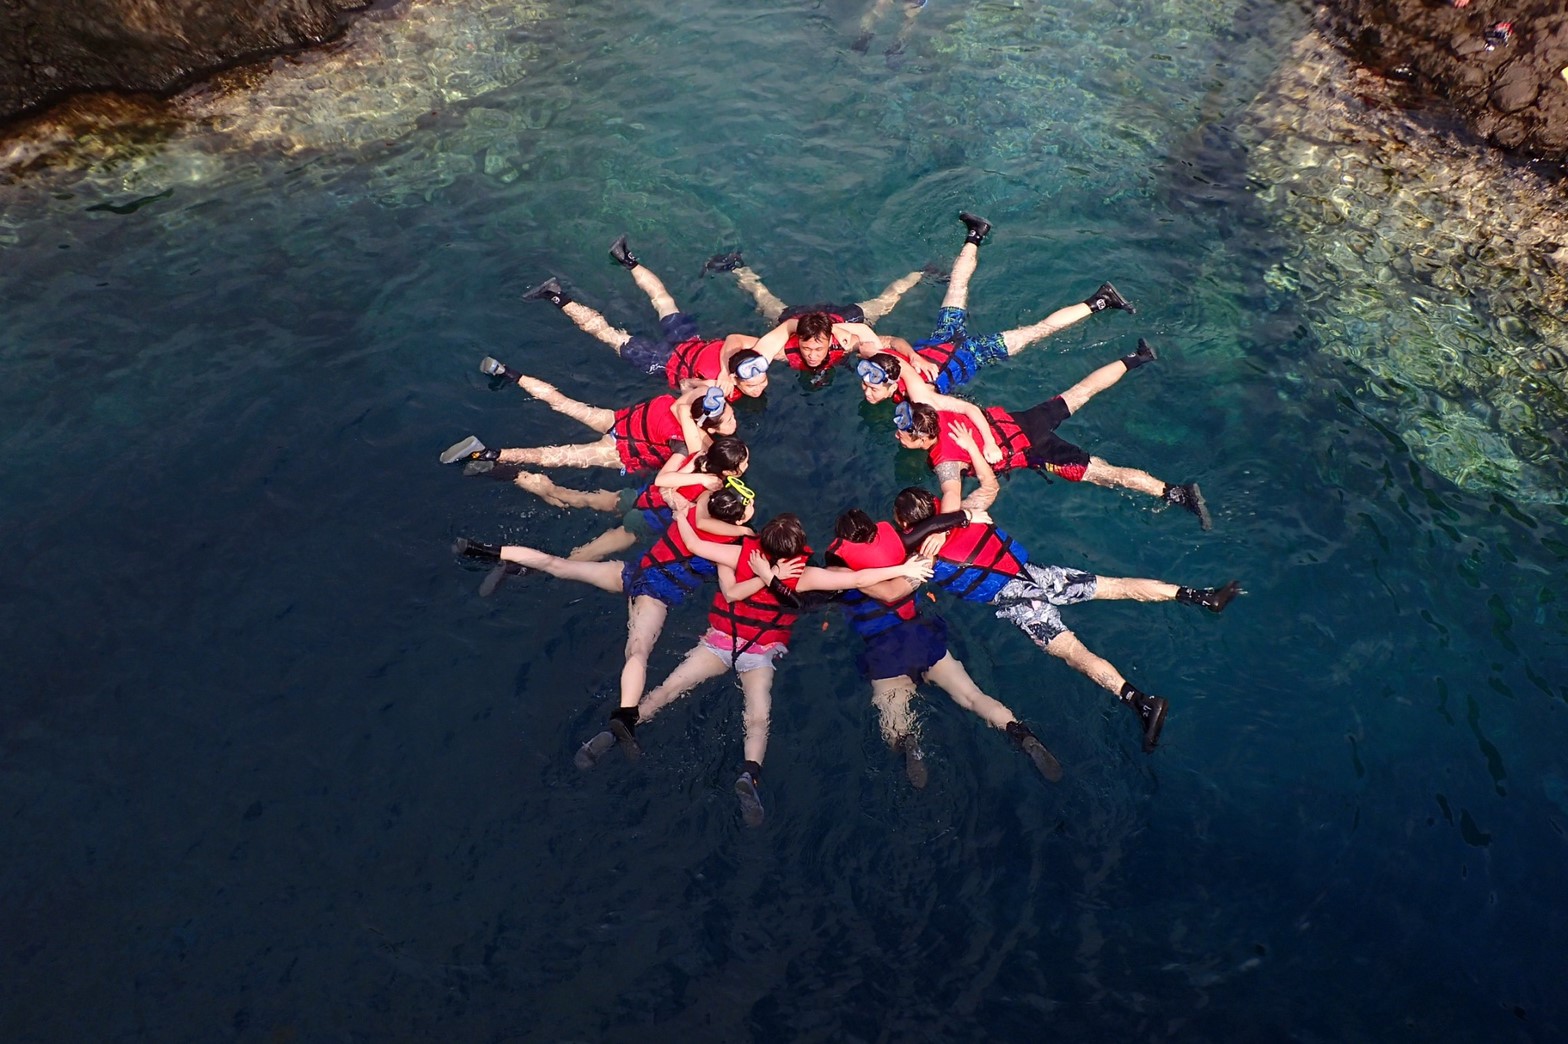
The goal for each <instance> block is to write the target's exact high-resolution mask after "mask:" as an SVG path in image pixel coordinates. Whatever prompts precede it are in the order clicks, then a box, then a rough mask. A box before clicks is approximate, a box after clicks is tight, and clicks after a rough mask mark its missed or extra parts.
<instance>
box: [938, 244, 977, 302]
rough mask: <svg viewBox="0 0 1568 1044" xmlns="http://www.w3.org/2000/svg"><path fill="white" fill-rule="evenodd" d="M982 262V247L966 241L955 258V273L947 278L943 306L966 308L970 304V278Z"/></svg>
mask: <svg viewBox="0 0 1568 1044" xmlns="http://www.w3.org/2000/svg"><path fill="white" fill-rule="evenodd" d="M979 263H980V248H979V247H978V246H976V245H975V244H974V243H965V244H964V246H963V249H961V250H960V251H959V252H958V256H957V257H955V258H953V274H952V275H951V276H949V277H948V280H947V293H945V294H943V295H942V307H943V308H966V307H968V305H969V279H970V277H971V276H973V275H974V274H975V266H976V265H978V264H979Z"/></svg>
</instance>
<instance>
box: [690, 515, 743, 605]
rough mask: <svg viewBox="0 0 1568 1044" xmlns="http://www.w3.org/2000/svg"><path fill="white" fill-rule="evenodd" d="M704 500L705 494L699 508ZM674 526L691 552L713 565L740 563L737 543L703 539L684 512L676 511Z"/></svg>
mask: <svg viewBox="0 0 1568 1044" xmlns="http://www.w3.org/2000/svg"><path fill="white" fill-rule="evenodd" d="M705 502H706V496H704V497H703V498H702V499H701V500H699V501H698V506H699V508H700V507H701V505H702V504H703V503H705ZM705 524H706V523H705ZM675 527H676V528H677V529H679V530H680V534H681V539H682V540H684V541H685V542H686V546H687V547H688V548H690V549H691V552H692V554H694V555H701V556H702V557H703V558H706V559H707V560H708V561H710V562H712V563H713V564H714V565H721V566H729V567H730V569H731V570H733V569H734V568H735V567H736V566H737V565H739V564H740V545H739V544H721V543H719V542H717V541H715V540H705V539H703V537H702V534H700V533H698V532H697V527H696V526H694V525H692V524H691V520H690V519H689V518H687V517H686V512H684V511H678V512H676V514H675ZM726 597H728V596H726Z"/></svg>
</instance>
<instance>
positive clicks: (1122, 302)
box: [1084, 283, 1138, 315]
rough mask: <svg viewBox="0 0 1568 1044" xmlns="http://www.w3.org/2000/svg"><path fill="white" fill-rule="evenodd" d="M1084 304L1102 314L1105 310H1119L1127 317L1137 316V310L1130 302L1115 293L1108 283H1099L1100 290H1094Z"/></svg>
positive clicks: (1114, 289)
mask: <svg viewBox="0 0 1568 1044" xmlns="http://www.w3.org/2000/svg"><path fill="white" fill-rule="evenodd" d="M1084 304H1086V305H1088V306H1089V308H1090V310H1091V311H1095V312H1103V311H1105V310H1106V309H1107V308H1119V309H1121V310H1122V311H1124V312H1126V313H1127V314H1128V315H1137V314H1138V309H1136V308H1134V307H1133V306H1132V302H1131V301H1129V300H1127V299H1126V298H1125V297H1123V296H1122V295H1121V294H1119V293H1117V292H1116V288H1115V287H1114V286H1112V285H1111V284H1110V283H1101V284H1100V289H1098V290H1096V291H1095V292H1094V294H1093V296H1091V297H1090V298H1089V299H1088V300H1087V301H1085V302H1084Z"/></svg>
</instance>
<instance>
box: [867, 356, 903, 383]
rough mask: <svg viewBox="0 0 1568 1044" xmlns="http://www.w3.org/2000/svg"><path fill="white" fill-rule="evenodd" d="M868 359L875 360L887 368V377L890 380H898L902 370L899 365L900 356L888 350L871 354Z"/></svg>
mask: <svg viewBox="0 0 1568 1044" xmlns="http://www.w3.org/2000/svg"><path fill="white" fill-rule="evenodd" d="M867 361H868V362H874V363H876V364H877V365H878V366H880V367H882V369H884V370H886V371H887V379H888V380H890V381H896V380H898V375H899V373H901V372H902V371H901V370H900V368H899V365H898V356H896V355H890V354H888V353H887V352H878V353H877V354H875V355H873V356H871V357H870V359H868V360H867Z"/></svg>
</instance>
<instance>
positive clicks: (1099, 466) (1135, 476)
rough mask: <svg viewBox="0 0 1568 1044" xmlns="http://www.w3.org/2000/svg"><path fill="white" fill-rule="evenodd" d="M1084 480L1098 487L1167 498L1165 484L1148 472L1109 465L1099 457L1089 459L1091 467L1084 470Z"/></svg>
mask: <svg viewBox="0 0 1568 1044" xmlns="http://www.w3.org/2000/svg"><path fill="white" fill-rule="evenodd" d="M1083 480H1084V481H1085V482H1092V483H1094V484H1095V485H1096V486H1107V487H1110V488H1112V489H1116V488H1120V489H1130V490H1132V491H1134V492H1136V493H1147V494H1148V495H1149V496H1151V497H1162V498H1163V497H1164V496H1165V483H1164V482H1162V481H1160V480H1159V479H1157V478H1155V477H1154V476H1153V475H1151V474H1149V473H1148V472H1147V471H1139V470H1138V469H1137V468H1119V467H1117V466H1116V465H1115V464H1107V463H1106V462H1105V461H1103V460H1101V459H1100V458H1099V457H1090V458H1089V466H1088V467H1087V468H1085V469H1084V472H1083Z"/></svg>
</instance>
